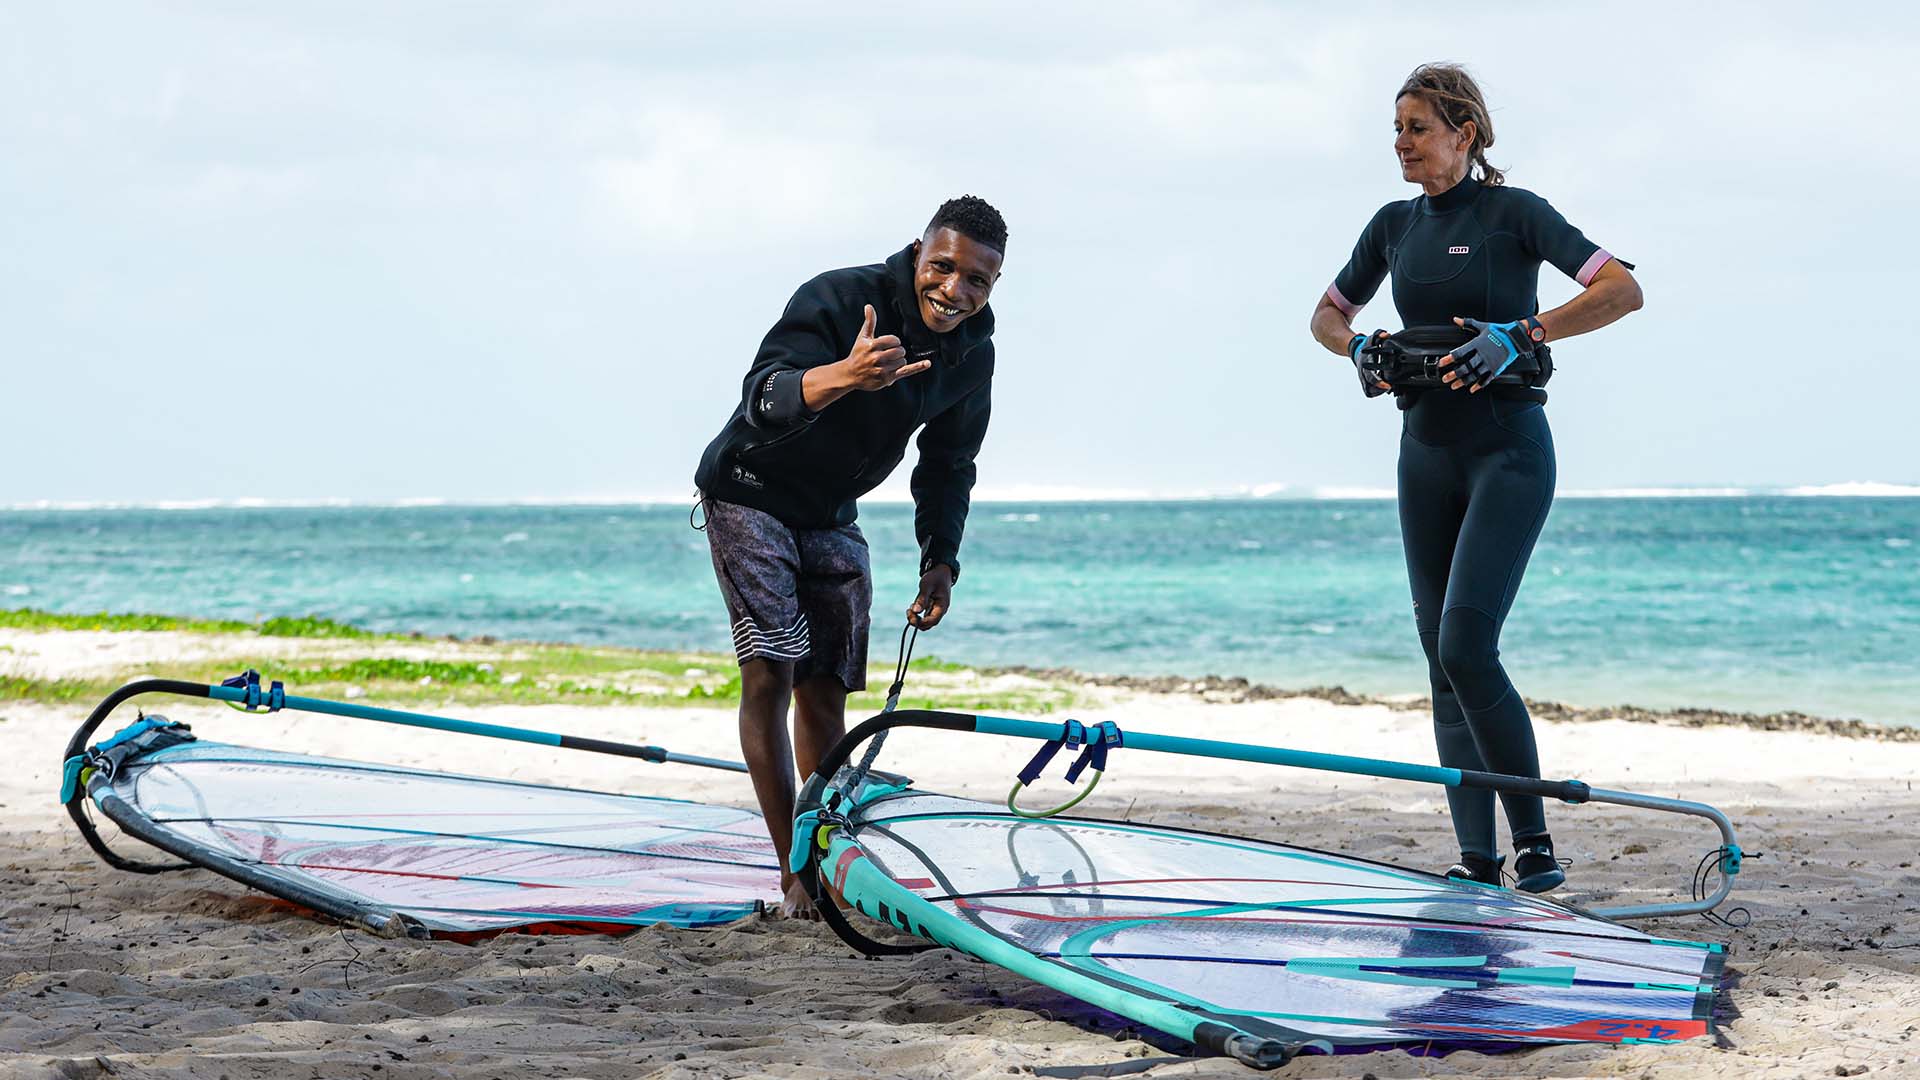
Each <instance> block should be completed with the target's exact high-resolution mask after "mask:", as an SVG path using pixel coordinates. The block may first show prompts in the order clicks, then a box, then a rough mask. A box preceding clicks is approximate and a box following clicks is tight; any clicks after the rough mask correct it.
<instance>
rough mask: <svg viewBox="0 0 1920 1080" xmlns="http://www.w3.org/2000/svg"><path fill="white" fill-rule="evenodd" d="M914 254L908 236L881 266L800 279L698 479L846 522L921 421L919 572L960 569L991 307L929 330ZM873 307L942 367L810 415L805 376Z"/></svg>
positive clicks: (912, 353)
mask: <svg viewBox="0 0 1920 1080" xmlns="http://www.w3.org/2000/svg"><path fill="white" fill-rule="evenodd" d="M913 259H914V252H913V247H912V246H911V245H909V246H908V247H907V248H905V249H904V250H902V251H899V252H897V253H895V254H894V255H893V256H892V257H891V258H889V259H888V260H887V261H886V262H884V263H880V264H876V265H873V266H855V267H849V268H848V269H845V270H830V271H828V272H827V273H824V274H821V275H820V276H819V277H816V278H814V279H813V280H812V281H809V282H807V283H806V284H805V285H802V286H800V289H799V291H797V292H795V293H794V294H793V299H792V300H791V301H790V302H789V303H788V304H787V310H786V312H785V313H783V314H782V315H781V316H780V321H779V322H777V323H775V324H774V325H773V329H771V330H769V331H767V336H766V338H765V339H764V340H763V341H761V343H760V351H759V352H758V353H757V354H755V356H754V358H753V367H752V369H751V370H749V371H748V372H747V378H746V382H745V383H744V384H743V386H742V391H741V396H740V404H739V405H738V406H737V407H736V408H735V409H734V411H733V416H732V417H731V418H730V419H728V421H727V426H726V427H725V428H722V429H721V431H720V434H719V436H718V437H717V438H715V439H714V440H713V442H711V443H709V444H708V445H707V452H706V453H705V454H703V455H701V458H700V467H699V469H698V470H697V471H696V472H695V473H694V482H695V483H696V484H698V485H699V486H700V490H701V491H702V492H705V493H706V495H707V496H709V497H711V498H715V499H719V500H721V501H723V502H730V503H738V504H740V505H741V506H750V507H753V508H754V509H756V510H762V511H765V512H766V513H769V514H772V515H773V516H774V517H776V518H779V519H780V520H781V521H782V522H785V523H786V524H787V525H789V526H791V527H793V528H797V529H824V528H831V527H833V526H837V525H846V524H849V523H851V522H852V521H853V520H854V517H855V515H856V514H857V513H858V510H859V508H858V507H857V506H856V504H855V503H856V500H857V499H859V497H860V496H862V495H864V494H866V493H867V492H869V491H872V490H873V489H874V488H875V487H878V486H879V484H880V482H881V481H883V480H885V479H886V478H887V476H888V474H890V473H892V472H893V470H894V467H895V466H897V465H899V464H900V460H901V458H903V457H905V456H906V452H907V440H908V439H909V438H910V437H912V435H913V432H914V429H915V428H918V427H920V426H921V425H922V424H924V425H926V427H925V430H923V431H922V432H921V433H920V440H919V445H920V463H919V464H918V465H916V466H914V470H913V480H912V488H913V504H914V513H913V531H914V535H915V537H917V538H918V539H919V541H920V552H921V570H922V571H923V572H924V571H925V570H926V569H927V568H928V567H929V566H932V565H934V564H936V563H945V564H947V565H948V566H951V567H953V568H954V570H955V572H956V573H957V572H958V570H959V567H960V564H959V562H958V557H959V550H960V535H961V532H962V531H963V530H964V529H965V527H966V521H967V507H968V504H969V502H970V499H971V496H972V491H973V480H974V465H973V458H974V455H975V454H977V453H979V452H980V443H981V440H983V439H984V438H985V437H986V434H987V416H988V413H989V411H990V405H989V390H990V388H991V386H992V382H993V341H992V335H993V309H992V307H991V306H989V307H984V308H982V309H981V310H980V311H978V312H976V313H974V314H973V315H972V316H971V317H969V318H968V319H967V320H966V321H965V322H963V323H961V324H960V325H959V326H957V327H955V328H954V329H953V330H952V331H950V332H948V333H945V334H936V333H934V332H933V331H931V330H929V329H927V327H926V324H925V323H924V322H922V321H921V319H920V305H919V302H918V299H917V298H916V296H915V293H914V288H913ZM868 304H872V305H873V310H874V329H873V333H874V336H875V337H879V336H881V335H884V334H893V335H896V336H897V337H899V338H900V341H901V344H902V345H903V346H905V348H906V350H907V361H906V362H908V363H913V362H917V361H920V360H924V359H928V358H931V359H932V360H933V367H931V368H929V369H928V370H926V371H923V372H921V373H920V374H918V375H909V376H907V377H906V378H904V379H901V380H900V381H899V382H896V383H894V384H893V385H892V386H889V387H887V388H885V389H883V390H870V391H862V390H855V391H853V392H852V393H849V394H847V395H845V396H844V397H842V398H840V399H839V400H838V401H835V402H834V403H833V404H831V405H828V406H827V407H826V408H825V409H823V410H821V411H820V412H818V413H809V412H808V411H807V408H806V404H805V402H804V401H803V399H802V397H801V389H800V379H801V374H802V373H803V372H804V371H805V370H806V369H807V368H812V367H819V366H820V365H822V364H831V363H834V362H836V361H838V360H840V359H841V358H842V357H844V356H846V355H847V353H848V352H849V351H850V350H851V349H852V348H853V342H854V339H855V338H856V337H858V336H859V333H860V328H861V326H862V325H863V324H864V323H865V321H866V306H867V305H868Z"/></svg>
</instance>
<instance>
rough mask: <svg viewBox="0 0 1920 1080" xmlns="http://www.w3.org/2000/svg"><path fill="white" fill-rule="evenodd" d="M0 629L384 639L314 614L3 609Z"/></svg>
mask: <svg viewBox="0 0 1920 1080" xmlns="http://www.w3.org/2000/svg"><path fill="white" fill-rule="evenodd" d="M0 627H5V628H8V629H12V630H116V631H118V630H174V631H179V632H182V633H190V634H260V635H262V636H265V637H312V638H361V639H366V638H374V637H378V636H382V635H376V634H374V633H372V632H371V631H368V630H362V629H360V628H359V627H357V626H352V625H350V624H348V623H343V622H336V621H335V620H333V619H323V618H320V617H318V616H314V615H309V616H306V617H305V618H298V619H267V620H265V621H264V622H258V623H248V622H238V621H235V620H232V619H189V618H181V617H179V616H175V615H140V614H132V613H127V614H116V613H114V612H110V611H99V612H94V613H92V614H83V615H69V614H64V613H61V612H56V611H41V610H39V609H37V608H10V609H6V610H0ZM386 636H394V635H386Z"/></svg>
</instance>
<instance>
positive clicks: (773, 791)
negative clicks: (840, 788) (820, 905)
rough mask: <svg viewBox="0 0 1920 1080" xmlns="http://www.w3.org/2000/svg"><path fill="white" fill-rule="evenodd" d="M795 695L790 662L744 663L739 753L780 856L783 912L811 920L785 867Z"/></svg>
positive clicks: (789, 839) (789, 837)
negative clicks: (790, 722)
mask: <svg viewBox="0 0 1920 1080" xmlns="http://www.w3.org/2000/svg"><path fill="white" fill-rule="evenodd" d="M792 697H793V663H792V662H791V661H786V660H765V659H754V660H748V661H746V662H745V663H743V664H741V665H740V756H741V757H743V758H745V759H746V762H747V774H748V775H749V776H751V777H752V778H753V794H754V797H755V798H756V799H758V800H759V802H760V816H761V817H763V818H765V819H766V824H767V833H768V834H769V835H770V836H771V837H772V838H773V850H774V854H775V855H776V856H777V857H778V858H779V860H780V892H781V894H782V896H783V899H782V901H781V904H780V914H782V915H784V916H787V917H789V918H794V917H797V918H803V919H812V918H818V917H819V916H818V914H817V913H816V912H815V911H814V909H813V902H812V900H810V899H809V898H808V897H807V893H806V889H805V888H804V887H802V886H801V884H800V882H799V879H797V878H796V877H794V875H793V874H792V872H790V871H789V870H788V869H787V852H788V850H790V849H791V847H792V844H793V800H794V777H793V743H792V742H791V741H790V740H789V739H788V737H787V702H788V701H789V700H790V699H792ZM815 760H816V761H817V760H818V759H815Z"/></svg>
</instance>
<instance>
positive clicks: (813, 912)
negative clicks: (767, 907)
mask: <svg viewBox="0 0 1920 1080" xmlns="http://www.w3.org/2000/svg"><path fill="white" fill-rule="evenodd" d="M780 917H781V918H783V919H805V920H807V921H808V922H817V921H818V920H819V918H820V912H819V910H818V909H817V908H815V907H814V906H813V897H811V896H808V895H807V887H806V886H805V885H803V884H801V882H800V879H799V878H794V879H793V880H792V881H789V882H787V895H786V897H785V898H784V899H782V900H781V901H780Z"/></svg>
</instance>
